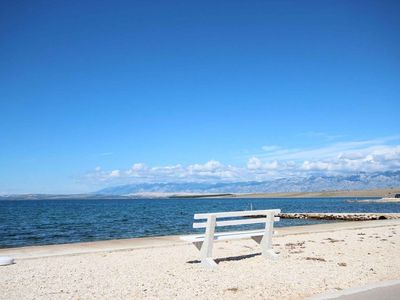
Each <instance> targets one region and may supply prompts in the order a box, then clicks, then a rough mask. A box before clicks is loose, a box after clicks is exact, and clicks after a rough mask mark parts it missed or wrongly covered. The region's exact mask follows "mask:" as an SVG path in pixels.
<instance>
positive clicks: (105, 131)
mask: <svg viewBox="0 0 400 300" xmlns="http://www.w3.org/2000/svg"><path fill="white" fill-rule="evenodd" d="M399 11H400V2H398V1H210V2H207V1H200V2H199V1H197V2H195V1H64V2H61V1H59V2H54V1H30V2H26V1H8V3H7V2H5V1H3V2H2V3H1V4H0V45H1V47H0V64H1V67H0V113H1V118H0V193H27V192H45V193H56V192H68V193H69V192H87V191H93V190H96V189H98V188H101V187H103V186H108V185H114V184H120V183H129V182H147V181H185V180H189V181H207V180H208V181H229V180H268V179H270V178H274V177H279V176H292V175H304V174H308V173H310V172H314V171H315V172H316V171H318V172H325V173H329V172H331V173H332V172H334V173H348V172H359V171H380V170H392V169H399V168H400V146H399V145H400V137H399V135H400V130H399V129H400V126H399V121H398V120H399V111H400V71H399V70H400V35H399V34H398V32H399V30H400V18H399V17H398V16H399Z"/></svg>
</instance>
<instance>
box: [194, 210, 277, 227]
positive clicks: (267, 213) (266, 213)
mask: <svg viewBox="0 0 400 300" xmlns="http://www.w3.org/2000/svg"><path fill="white" fill-rule="evenodd" d="M280 212H281V210H280V209H267V210H248V211H232V212H219V213H206V214H195V215H194V219H195V220H201V219H207V222H202V223H193V228H207V227H208V226H210V225H212V226H213V227H217V226H235V225H247V224H258V223H267V222H274V221H279V218H278V217H275V216H276V215H277V214H279V213H280ZM257 216H258V217H257ZM235 217H241V218H240V219H235V220H225V221H216V219H217V218H218V219H219V218H235ZM243 217H254V218H243Z"/></svg>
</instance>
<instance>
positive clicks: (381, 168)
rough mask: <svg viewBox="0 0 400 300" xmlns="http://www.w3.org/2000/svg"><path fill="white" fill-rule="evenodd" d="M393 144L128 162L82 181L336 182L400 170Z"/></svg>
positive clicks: (398, 154) (385, 140) (279, 149)
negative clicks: (239, 158)
mask: <svg viewBox="0 0 400 300" xmlns="http://www.w3.org/2000/svg"><path fill="white" fill-rule="evenodd" d="M398 140H399V137H386V138H380V139H373V140H366V141H355V142H354V141H353V142H340V143H333V144H328V145H327V146H324V147H318V148H308V149H285V148H282V147H280V146H277V145H269V146H268V145H267V146H264V147H262V150H260V153H256V154H253V155H251V156H249V157H248V158H247V161H246V163H245V164H242V165H232V164H224V163H222V162H220V161H217V160H210V161H208V162H205V163H195V164H190V165H182V164H175V165H167V166H148V165H146V164H144V163H134V164H133V165H132V166H131V167H129V168H126V169H114V170H103V169H102V168H101V167H97V168H96V169H95V170H93V171H91V172H89V173H87V174H86V175H85V180H86V181H89V182H91V183H92V184H94V185H98V186H113V185H114V186H115V185H122V184H143V183H160V182H161V183H162V182H164V183H165V182H174V183H187V182H192V183H193V182H197V183H233V182H236V183H237V182H249V181H257V182H261V181H262V182H265V181H276V180H279V179H287V178H305V177H310V176H320V177H321V178H323V177H324V176H325V177H329V176H331V177H332V176H333V177H336V178H340V177H345V176H350V175H354V174H360V173H363V174H364V173H365V174H373V173H379V172H381V173H382V172H387V171H397V170H400V145H398V144H396V142H397V141H398ZM393 142H395V144H393ZM398 185H400V183H399V184H398Z"/></svg>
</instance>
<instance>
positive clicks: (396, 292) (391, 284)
mask: <svg viewBox="0 0 400 300" xmlns="http://www.w3.org/2000/svg"><path fill="white" fill-rule="evenodd" d="M328 299H331V300H399V299H400V280H393V281H386V282H380V283H377V284H374V285H370V286H365V287H361V288H351V289H347V290H343V291H341V292H338V293H333V294H326V295H319V296H316V297H312V298H310V299H309V300H328Z"/></svg>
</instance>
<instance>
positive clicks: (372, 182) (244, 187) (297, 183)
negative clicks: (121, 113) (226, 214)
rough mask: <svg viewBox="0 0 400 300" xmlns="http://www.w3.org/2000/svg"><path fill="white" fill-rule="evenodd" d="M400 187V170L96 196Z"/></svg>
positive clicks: (137, 187) (151, 187)
mask: <svg viewBox="0 0 400 300" xmlns="http://www.w3.org/2000/svg"><path fill="white" fill-rule="evenodd" d="M399 186H400V171H387V172H375V173H358V174H354V175H347V176H344V175H340V176H323V175H321V176H316V175H312V176H307V177H294V178H293V177H291V178H280V179H275V180H271V181H261V182H258V181H248V182H229V183H197V182H187V183H172V182H170V183H135V184H127V185H121V186H115V187H109V188H105V189H102V190H100V191H98V192H96V194H103V195H128V194H135V193H200V194H201V193H210V194H211V193H276V192H310V191H332V190H364V189H382V188H391V187H399Z"/></svg>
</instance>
